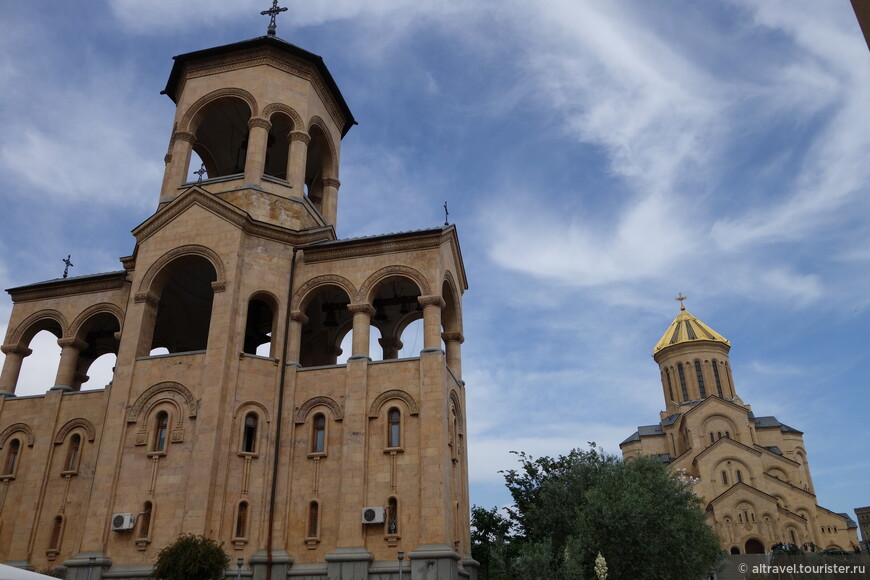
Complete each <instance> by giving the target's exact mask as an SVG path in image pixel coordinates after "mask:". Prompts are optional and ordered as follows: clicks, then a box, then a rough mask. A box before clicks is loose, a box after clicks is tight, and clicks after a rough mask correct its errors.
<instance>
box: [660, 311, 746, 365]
mask: <svg viewBox="0 0 870 580" xmlns="http://www.w3.org/2000/svg"><path fill="white" fill-rule="evenodd" d="M681 306H682V305H681ZM696 340H711V341H714V342H721V343H724V344H727V345H728V346H731V343H730V342H728V339H726V338H725V337H724V336H722V335H721V334H719V333H718V332H716V331H715V330H713V329H712V328H710V327H709V326H707V325H706V324H704V323H703V322H701V321H700V320H698V319H697V318H696V317H695V316H693V315H692V314H689V312H688V311H687V310H686V309H685V308H681V309H680V313H679V314H678V315H677V317H676V318H674V321H673V322H672V323H671V325H670V326H669V327H668V329H667V330H666V331H665V333H664V334H663V335H662V337H661V339H660V340H659V341H658V343H656V346H655V348H654V349H653V354H655V353H657V352H659V351H660V350H662V349H663V348H667V347H669V346H674V345H675V344H683V343H686V342H693V341H696Z"/></svg>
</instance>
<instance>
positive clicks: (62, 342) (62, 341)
mask: <svg viewBox="0 0 870 580" xmlns="http://www.w3.org/2000/svg"><path fill="white" fill-rule="evenodd" d="M57 345H58V346H59V347H61V348H67V347H72V348H74V349H76V350H79V351H81V350H85V349H86V348H88V343H87V341H84V340H81V339H79V338H76V337H74V336H68V337H66V338H58V339H57Z"/></svg>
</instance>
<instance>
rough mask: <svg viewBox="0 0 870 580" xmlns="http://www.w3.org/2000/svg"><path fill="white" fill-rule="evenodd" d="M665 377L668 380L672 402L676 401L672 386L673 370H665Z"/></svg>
mask: <svg viewBox="0 0 870 580" xmlns="http://www.w3.org/2000/svg"><path fill="white" fill-rule="evenodd" d="M665 377H667V379H668V396H670V398H671V400H672V401H673V400H675V399H674V388H673V387H672V386H671V369H665Z"/></svg>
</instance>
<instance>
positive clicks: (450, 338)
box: [441, 332, 465, 344]
mask: <svg viewBox="0 0 870 580" xmlns="http://www.w3.org/2000/svg"><path fill="white" fill-rule="evenodd" d="M441 339H442V340H443V341H444V342H458V343H459V344H462V343H463V342H465V336H464V335H463V334H462V333H461V332H442V333H441Z"/></svg>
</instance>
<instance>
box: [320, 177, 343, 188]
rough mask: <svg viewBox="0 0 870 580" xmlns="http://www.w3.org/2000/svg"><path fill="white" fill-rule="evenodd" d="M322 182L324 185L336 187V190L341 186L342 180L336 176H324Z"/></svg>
mask: <svg viewBox="0 0 870 580" xmlns="http://www.w3.org/2000/svg"><path fill="white" fill-rule="evenodd" d="M322 182H323V187H334V188H335V189H336V190H338V188H339V187H341V182H340V181H339V180H338V179H336V178H334V177H324V178H323V180H322Z"/></svg>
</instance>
